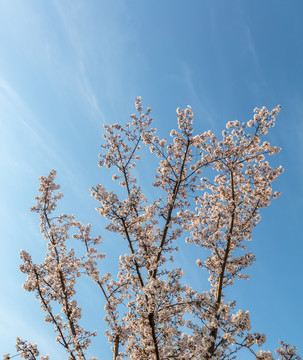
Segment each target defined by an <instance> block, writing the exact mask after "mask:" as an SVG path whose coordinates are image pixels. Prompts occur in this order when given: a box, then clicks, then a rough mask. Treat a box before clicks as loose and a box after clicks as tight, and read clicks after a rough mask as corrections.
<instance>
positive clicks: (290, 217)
mask: <svg viewBox="0 0 303 360" xmlns="http://www.w3.org/2000/svg"><path fill="white" fill-rule="evenodd" d="M302 16H303V3H302V1H301V0H291V1H288V2H286V1H281V0H275V1H273V0H268V1H261V0H255V1H248V0H247V1H246V0H242V1H240V0H238V1H237V0H234V1H223V0H221V1H220V0H217V1H204V0H196V1H194V0H191V1H181V0H166V1H144V0H142V1H134V0H127V1H126V0H125V1H121V0H117V1H103V0H102V1H84V0H83V1H80V0H73V1H68V0H63V1H59V0H58V1H34V0H28V1H21V0H19V1H16V0H10V1H5V0H2V1H0V149H1V177H0V198H1V202H0V222H1V224H0V228H1V242H0V249H1V262H0V272H1V277H0V282H1V289H2V290H1V293H0V324H1V325H0V350H1V351H0V353H1V354H2V353H6V352H8V351H12V350H13V345H14V339H15V337H16V336H17V335H19V336H22V337H25V338H27V339H28V340H31V341H33V342H38V343H39V344H40V349H41V351H42V353H49V354H50V355H52V358H53V359H58V358H62V356H63V355H62V352H61V350H60V349H59V348H56V347H55V343H54V340H53V333H52V329H50V328H49V326H48V325H47V324H44V322H43V313H42V311H41V310H40V308H39V304H38V301H36V300H34V298H33V294H29V293H26V292H25V291H24V290H22V287H21V285H22V282H23V281H24V276H23V274H21V273H19V270H18V266H19V264H20V260H19V251H20V249H26V250H28V251H29V252H30V253H32V254H33V256H34V259H35V260H36V261H39V260H41V259H42V257H43V254H44V251H45V250H44V245H45V244H44V243H43V241H42V239H41V237H40V235H39V226H38V219H37V218H36V217H35V215H34V214H31V213H30V212H29V211H28V209H29V207H30V206H31V205H33V203H34V196H35V195H36V189H37V187H38V178H39V176H41V175H47V174H48V172H49V171H50V170H51V169H52V168H54V169H56V170H57V172H58V176H57V181H58V182H59V183H60V184H61V185H62V191H63V192H64V195H65V197H64V200H63V201H62V202H61V207H60V211H61V212H68V213H74V214H75V215H76V216H77V218H78V219H79V220H81V221H83V222H84V223H88V222H90V223H92V224H93V226H94V231H95V233H96V234H97V233H101V234H103V237H104V245H103V249H104V252H106V253H107V254H108V260H106V264H107V265H108V266H110V263H111V262H113V261H114V259H115V258H116V257H117V256H118V255H119V252H120V250H121V249H120V246H121V247H123V245H120V243H119V242H118V240H117V242H115V240H116V239H113V238H111V237H109V236H108V235H107V234H104V230H103V226H104V222H103V220H102V219H100V217H99V216H98V215H97V214H96V213H95V210H94V208H95V206H96V204H95V202H94V201H93V200H92V199H91V197H90V194H89V191H88V189H89V188H90V187H91V186H93V185H96V184H97V183H102V184H103V185H104V186H106V187H108V188H110V187H111V176H109V175H107V173H106V172H104V171H102V170H100V169H99V168H98V167H97V155H98V153H99V145H100V143H101V139H102V124H104V123H107V122H108V123H114V122H120V121H121V122H124V121H127V120H128V116H129V114H131V113H133V112H134V99H135V97H137V96H139V95H141V96H142V99H143V102H144V105H145V106H150V107H152V109H153V112H152V114H153V117H154V119H155V120H154V121H155V122H154V126H155V127H157V128H158V129H159V131H160V134H161V136H163V137H165V136H168V133H169V130H170V129H171V128H174V127H175V126H176V116H175V114H176V113H175V110H176V108H177V107H185V106H186V105H187V104H190V105H191V106H192V109H193V111H194V112H195V127H196V131H197V132H198V131H201V132H203V131H205V130H208V129H211V130H212V131H217V133H218V134H219V133H221V131H222V129H223V128H224V126H225V124H226V122H227V121H230V120H235V119H239V120H240V121H246V120H249V119H250V118H251V116H252V111H253V109H254V108H255V107H256V106H258V107H261V106H263V105H265V106H266V107H268V108H269V109H271V108H273V107H275V106H276V105H278V104H281V105H282V112H281V113H280V115H279V117H278V119H277V126H276V127H275V128H274V129H273V131H272V132H271V135H270V140H271V142H272V143H274V144H275V145H278V146H280V147H282V152H281V153H280V154H279V155H278V156H277V158H276V159H274V160H273V162H274V163H275V164H276V165H280V164H281V165H282V166H283V167H284V168H285V172H284V174H283V175H282V176H281V178H280V180H279V181H278V182H277V183H276V184H275V185H274V186H275V189H276V190H280V191H282V196H281V197H280V198H279V199H278V200H276V201H274V203H273V204H272V206H271V207H270V208H268V209H265V210H264V211H263V212H262V222H261V224H259V226H258V227H257V228H256V229H255V231H254V241H253V243H252V244H251V248H252V249H253V251H255V253H256V256H257V262H256V263H255V264H254V265H253V267H252V269H251V270H250V274H251V280H249V281H246V282H243V281H242V282H240V283H238V284H237V285H236V286H235V288H234V291H235V297H237V298H238V301H239V306H240V307H242V308H244V309H249V310H250V312H251V318H252V322H253V327H254V329H256V330H259V331H261V332H262V331H264V332H265V333H266V334H267V338H268V343H267V345H268V346H267V348H268V349H274V348H275V347H276V345H277V342H278V340H279V339H284V340H285V341H287V342H290V343H292V344H294V345H297V346H299V347H300V348H301V354H302V349H303V341H302V335H301V334H302V333H303V329H302V323H303V310H302V309H303V300H302V297H303V290H302V275H303V262H302V251H303V245H302V232H301V230H302V219H301V217H302V214H303V212H302V200H303V199H302V190H303V189H302V176H303V157H302V154H303V121H302V113H303V76H302V63H303V22H302ZM145 170H146V171H147V174H148V171H149V169H148V168H147V167H146V169H145ZM146 179H147V180H148V179H149V178H148V176H147V177H146ZM117 244H118V245H117ZM193 250H194V249H193V248H190V249H187V250H185V251H186V252H185V253H183V254H181V255H180V261H182V262H183V264H184V265H183V266H184V268H185V269H186V270H187V275H186V276H187V277H188V279H191V280H193V281H194V282H196V283H197V284H198V283H199V275H198V274H197V273H195V268H194V267H193V266H191V265H190V263H189V262H188V261H187V259H188V258H191V257H193ZM121 251H122V250H121ZM123 251H124V250H123ZM82 286H83V287H84V288H85V291H86V294H87V296H86V299H85V301H87V302H88V304H89V307H88V309H85V308H84V314H86V316H87V323H88V324H89V325H90V328H91V329H94V327H95V325H94V324H95V323H94V321H95V320H96V318H97V319H98V321H99V320H100V321H99V322H98V326H97V328H98V329H99V330H100V337H98V339H100V340H99V342H98V343H95V344H94V345H93V347H92V354H93V353H94V354H96V356H99V357H100V358H104V359H106V358H109V356H110V355H109V352H108V350H107V349H108V347H109V346H108V345H107V343H106V340H103V339H102V337H103V335H102V332H103V330H104V328H103V327H102V322H103V320H102V319H103V310H102V306H103V305H102V301H101V300H99V299H95V298H94V296H93V294H94V288H93V286H91V285H84V284H83V285H82ZM49 344H51V345H49ZM100 354H103V355H104V357H101V356H100Z"/></svg>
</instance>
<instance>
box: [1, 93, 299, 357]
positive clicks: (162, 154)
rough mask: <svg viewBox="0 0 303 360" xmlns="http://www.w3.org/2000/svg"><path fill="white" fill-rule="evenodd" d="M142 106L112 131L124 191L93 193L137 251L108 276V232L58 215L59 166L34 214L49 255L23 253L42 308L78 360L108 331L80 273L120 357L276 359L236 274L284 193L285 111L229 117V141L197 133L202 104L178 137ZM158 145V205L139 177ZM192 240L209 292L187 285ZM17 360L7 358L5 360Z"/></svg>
mask: <svg viewBox="0 0 303 360" xmlns="http://www.w3.org/2000/svg"><path fill="white" fill-rule="evenodd" d="M135 105H136V110H137V113H136V114H133V115H131V121H130V122H129V123H127V124H126V125H124V126H122V125H120V124H113V125H105V126H104V130H105V134H104V140H105V141H104V144H103V145H102V146H101V148H102V152H101V154H100V156H99V157H100V161H99V166H100V167H106V168H112V169H114V175H113V177H112V179H113V181H115V182H117V183H118V185H119V186H121V188H119V187H118V185H117V186H116V187H115V189H116V190H117V189H118V190H117V191H116V192H114V191H113V190H108V189H105V188H104V187H103V186H102V185H101V184H98V185H96V186H94V187H92V188H91V195H92V196H93V197H94V198H95V199H96V201H97V202H98V204H99V207H98V209H97V210H98V212H99V214H100V215H101V216H103V217H105V218H106V219H107V226H106V230H107V231H110V232H113V233H116V234H117V235H118V236H119V237H121V239H123V241H125V242H126V244H127V246H128V253H127V254H125V255H123V256H120V258H119V271H118V273H117V274H116V275H115V276H113V275H111V274H110V273H105V272H104V271H103V266H102V260H103V259H104V258H105V254H103V253H102V244H101V236H98V237H93V236H92V235H91V233H90V232H91V225H84V224H82V223H81V222H79V221H77V220H76V219H75V218H74V216H70V215H66V214H63V215H58V214H57V213H56V206H57V202H58V201H59V200H60V199H61V197H62V194H61V193H59V192H58V190H59V188H60V186H59V185H57V184H56V183H55V175H56V172H55V171H54V170H52V171H51V172H50V173H49V174H48V176H47V177H41V178H40V187H39V193H40V195H39V196H37V197H36V205H34V206H33V207H32V209H31V210H32V211H33V212H35V213H37V214H39V217H40V222H41V223H40V229H41V233H42V235H43V238H44V240H45V242H46V249H47V250H46V257H45V259H44V261H43V263H41V264H36V263H34V262H33V260H32V258H31V256H30V254H29V253H28V252H26V251H24V250H22V251H21V259H22V260H23V264H22V265H21V266H20V270H21V271H22V272H23V273H24V274H26V275H27V279H26V281H25V283H24V289H25V290H26V291H29V292H34V294H35V296H36V298H37V299H38V300H39V301H40V305H41V309H42V310H43V311H44V312H45V321H46V322H49V323H51V324H52V326H53V327H54V329H55V332H56V342H57V343H59V344H60V345H61V346H63V348H64V349H65V350H66V353H67V357H68V359H73V360H76V359H77V360H78V359H79V360H80V359H81V360H84V359H88V357H87V355H86V350H87V348H88V347H89V345H90V342H91V338H92V337H95V336H97V333H96V332H95V331H90V330H87V329H85V328H84V327H83V325H82V321H81V307H80V305H79V304H78V302H77V300H76V290H77V280H78V279H79V277H80V276H86V277H87V278H90V280H91V281H92V282H94V283H95V289H96V296H102V297H103V298H104V301H105V304H106V305H105V307H104V311H105V323H106V326H107V330H106V331H105V336H107V339H108V342H109V343H110V344H112V352H113V359H114V360H122V359H131V360H171V359H178V360H187V359H203V360H211V359H220V360H224V359H226V360H227V359H236V358H237V357H238V356H239V355H240V354H241V353H243V352H245V351H246V352H247V356H249V357H250V358H255V359H258V360H261V359H274V355H273V354H272V353H271V352H269V351H265V350H262V349H261V347H262V346H263V345H264V343H265V340H266V337H265V335H264V334H262V333H258V332H252V331H251V323H250V315H249V312H248V311H244V310H242V309H239V308H238V307H237V303H236V300H235V299H229V298H230V294H231V293H232V292H230V291H229V296H228V297H227V296H226V289H227V288H229V287H231V286H232V285H233V284H234V281H235V280H236V279H248V275H247V274H246V273H245V270H246V269H247V268H248V267H249V266H250V265H251V264H252V263H253V262H254V261H255V256H254V254H253V253H252V252H249V251H247V250H246V244H247V242H248V241H250V240H251V237H252V230H253V228H254V227H255V226H256V225H257V223H258V222H259V221H260V219H261V216H260V210H261V209H262V208H265V207H267V206H269V205H270V203H271V201H272V199H275V198H276V197H278V196H279V195H280V194H279V193H278V192H273V191H272V182H273V181H274V180H276V179H277V177H278V176H279V175H280V174H281V173H282V171H283V169H282V168H281V167H278V168H273V167H271V165H270V164H269V162H268V160H267V158H268V157H269V156H271V155H275V154H277V153H278V152H279V151H280V149H279V148H278V147H276V146H272V145H271V144H270V143H269V142H268V141H267V140H265V139H268V136H267V134H268V131H269V130H270V129H271V128H272V127H273V126H274V125H275V117H276V115H277V114H278V113H279V110H280V107H279V106H278V107H277V108H275V109H273V110H272V111H268V110H267V109H266V108H265V107H263V108H262V109H258V108H256V109H255V110H254V117H253V119H252V120H249V121H248V122H243V123H240V122H239V121H230V122H228V123H227V125H226V130H223V132H222V137H221V136H220V139H219V138H218V137H217V136H215V135H214V134H213V133H212V132H211V131H207V132H204V133H202V134H194V130H193V112H192V110H191V108H190V106H188V107H187V108H186V109H184V110H180V109H177V120H178V130H172V131H171V133H170V138H171V139H170V140H167V139H161V138H159V136H158V135H157V130H156V129H154V128H151V123H152V119H151V117H150V113H151V109H150V108H147V110H146V111H144V110H143V107H142V104H141V98H140V97H139V98H137V99H136V101H135ZM262 139H263V140H262ZM146 150H149V151H150V152H151V153H152V154H153V155H154V156H155V157H156V158H157V159H158V167H157V169H156V171H155V178H154V182H153V184H152V186H153V187H154V188H158V189H155V191H154V194H160V195H159V196H158V195H157V196H155V198H154V199H147V198H146V197H145V196H144V194H143V192H142V187H141V186H140V184H139V183H138V181H137V179H136V177H135V174H136V171H135V167H136V166H137V164H139V163H140V154H141V156H146ZM206 175H207V176H206ZM184 239H185V242H186V243H192V244H194V245H196V246H197V253H199V249H201V251H200V254H201V255H200V256H199V257H200V259H198V260H197V261H196V264H193V266H195V267H196V271H197V272H198V273H199V274H200V273H201V277H202V276H203V272H208V273H209V279H208V280H209V288H208V289H205V291H204V292H199V291H197V290H195V289H193V288H192V287H190V286H189V285H187V284H185V283H184V281H183V279H182V277H183V271H182V269H180V268H178V264H177V263H176V261H175V254H176V252H177V251H178V246H177V245H178V243H179V244H180V241H184ZM76 244H77V249H82V252H81V251H80V254H78V252H79V251H78V250H77V251H75V250H74V248H75V247H76ZM202 250H203V251H202ZM205 254H207V255H205ZM88 280H89V279H88ZM99 336H102V335H101V334H100V335H99ZM16 350H17V354H19V355H20V356H21V358H24V359H38V358H39V356H40V354H39V350H38V347H37V345H36V344H31V343H29V342H27V341H24V340H22V339H20V338H17V342H16ZM296 351H297V349H296V348H294V347H291V346H290V345H288V344H286V343H284V342H280V347H279V348H278V349H277V350H276V354H277V356H278V358H279V359H283V360H290V359H292V360H299V359H301V358H300V357H299V356H298V355H297V353H296ZM97 356H98V354H96V357H90V359H91V360H96V359H97ZM99 356H100V354H99ZM12 357H13V356H12V355H10V354H6V355H4V359H5V360H8V359H11V358H12ZM48 358H49V356H48V355H46V356H40V359H48ZM99 359H101V358H100V357H99Z"/></svg>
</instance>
